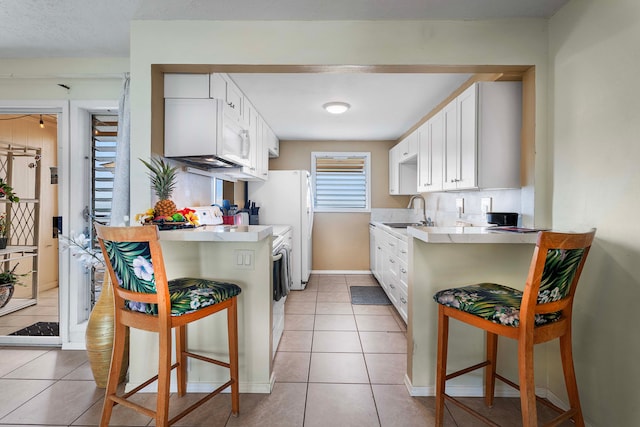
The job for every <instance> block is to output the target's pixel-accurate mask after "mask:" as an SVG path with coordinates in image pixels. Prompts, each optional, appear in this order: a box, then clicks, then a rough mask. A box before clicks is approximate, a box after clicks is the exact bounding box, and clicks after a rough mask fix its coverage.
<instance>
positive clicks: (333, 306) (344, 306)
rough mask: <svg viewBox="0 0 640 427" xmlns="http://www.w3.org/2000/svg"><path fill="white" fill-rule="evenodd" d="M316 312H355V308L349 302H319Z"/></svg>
mask: <svg viewBox="0 0 640 427" xmlns="http://www.w3.org/2000/svg"><path fill="white" fill-rule="evenodd" d="M316 314H353V309H352V308H351V303H348V302H318V303H317V304H316Z"/></svg>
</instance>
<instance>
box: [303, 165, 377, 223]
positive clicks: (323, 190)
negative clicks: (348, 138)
mask: <svg viewBox="0 0 640 427" xmlns="http://www.w3.org/2000/svg"><path fill="white" fill-rule="evenodd" d="M311 155H312V159H311V160H312V165H313V182H314V186H315V191H314V208H315V210H316V211H319V212H323V211H324V212H368V211H369V210H370V207H371V204H370V178H369V175H370V173H369V169H370V168H369V160H370V153H323V152H313V153H312V154H311Z"/></svg>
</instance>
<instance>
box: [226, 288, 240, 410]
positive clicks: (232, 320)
mask: <svg viewBox="0 0 640 427" xmlns="http://www.w3.org/2000/svg"><path fill="white" fill-rule="evenodd" d="M231 300H232V301H231V305H230V306H229V308H228V309H227V329H228V334H229V335H228V337H229V365H230V368H229V371H230V376H231V381H232V382H231V413H232V414H233V415H238V414H239V412H240V388H239V384H238V306H237V299H236V297H233V298H232V299H231Z"/></svg>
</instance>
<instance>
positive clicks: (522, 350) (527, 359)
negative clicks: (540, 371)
mask: <svg viewBox="0 0 640 427" xmlns="http://www.w3.org/2000/svg"><path fill="white" fill-rule="evenodd" d="M518 374H519V375H518V376H519V380H520V406H521V409H522V426H523V427H537V425H538V414H537V410H536V394H535V392H536V383H535V378H534V374H533V339H531V340H527V339H525V338H520V340H519V343H518Z"/></svg>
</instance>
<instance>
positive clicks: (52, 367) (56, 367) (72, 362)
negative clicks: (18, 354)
mask: <svg viewBox="0 0 640 427" xmlns="http://www.w3.org/2000/svg"><path fill="white" fill-rule="evenodd" d="M86 361H87V353H86V351H84V350H65V351H62V350H51V351H48V352H46V353H45V354H43V355H41V356H40V357H38V358H37V359H34V360H32V361H31V362H29V363H26V364H23V365H22V366H20V367H19V368H18V369H15V370H14V371H12V372H10V373H8V374H6V375H5V376H4V377H5V378H29V379H45V380H50V379H60V378H62V377H64V376H65V375H68V374H69V373H70V372H71V371H73V370H74V369H76V368H78V367H79V366H80V365H82V364H83V363H85V362H86Z"/></svg>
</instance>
